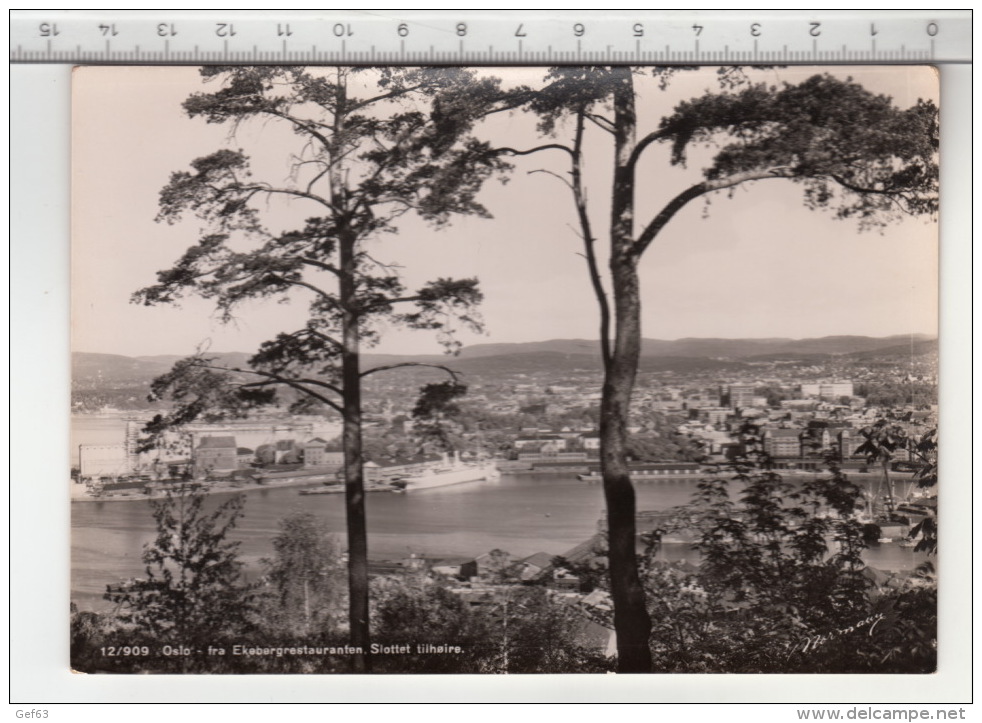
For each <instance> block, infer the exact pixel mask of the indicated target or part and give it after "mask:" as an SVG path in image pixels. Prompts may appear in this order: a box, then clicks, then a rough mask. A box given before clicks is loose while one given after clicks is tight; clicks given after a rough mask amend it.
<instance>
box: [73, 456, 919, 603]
mask: <svg viewBox="0 0 982 723" xmlns="http://www.w3.org/2000/svg"><path fill="white" fill-rule="evenodd" d="M695 486H696V480H695V479H693V478H667V479H663V480H658V481H651V482H641V483H638V484H636V485H635V487H636V489H637V497H638V509H639V510H665V509H668V508H671V507H674V506H677V505H682V504H685V503H687V502H688V501H689V500H690V497H691V495H692V493H693V492H694V491H695ZM242 494H245V495H246V498H247V499H246V504H245V509H244V515H243V518H242V519H241V520H240V522H239V524H238V526H237V527H236V529H235V530H234V531H233V533H232V538H233V539H235V540H237V541H239V542H240V543H241V546H240V552H241V556H242V559H243V560H244V561H245V563H246V566H247V567H246V569H247V572H248V573H249V574H250V575H251V576H254V575H255V574H256V573H257V571H258V570H259V569H260V565H259V560H260V559H261V558H263V557H268V556H270V555H271V554H272V539H273V537H274V536H275V535H276V534H277V531H278V523H279V521H280V520H281V519H283V518H284V517H286V516H287V515H289V514H290V513H291V512H295V511H299V510H303V511H306V512H311V513H313V514H314V515H316V517H317V518H318V519H319V520H320V521H321V522H322V524H323V525H324V526H325V528H326V529H328V530H329V531H331V532H333V533H336V534H337V536H338V538H339V541H341V542H342V543H343V540H344V534H345V522H344V496H343V495H315V496H301V495H299V494H298V489H297V488H295V487H294V488H280V489H258V490H249V491H247V492H244V493H242ZM225 499H228V496H227V494H216V495H213V496H212V497H211V498H209V500H208V501H207V504H208V506H209V508H210V507H212V506H215V505H218V504H220V503H221V501H223V500H225ZM367 509H368V529H369V554H370V556H371V557H372V558H373V559H401V558H404V557H408V556H409V555H410V554H417V555H427V556H447V557H450V556H476V555H480V554H481V553H484V552H488V551H490V550H493V549H496V548H497V549H501V550H505V551H506V552H509V553H511V554H512V555H515V556H518V557H524V556H528V555H531V554H533V553H536V552H546V553H548V554H550V555H561V554H563V553H564V552H566V551H568V550H569V549H571V548H572V547H574V546H576V545H578V544H580V543H581V542H583V541H585V540H586V539H588V538H589V537H590V536H591V535H593V534H594V533H595V532H596V531H597V522H598V520H599V519H600V517H601V516H602V515H603V512H604V509H605V508H604V502H603V490H602V487H601V485H600V484H598V483H595V482H584V481H581V480H578V479H576V477H575V475H565V474H563V475H558V474H548V475H507V474H506V475H502V477H501V479H499V480H496V481H480V482H469V483H465V484H460V485H454V486H450V487H441V488H437V489H431V490H422V491H417V492H410V493H407V494H390V493H379V494H371V495H369V496H368V498H367ZM153 537H154V525H153V520H152V518H151V515H150V507H149V504H148V503H147V502H146V501H145V500H140V501H137V500H134V501H125V502H124V501H103V502H98V501H96V502H74V503H73V504H72V559H71V565H72V600H73V601H74V602H75V603H77V604H78V605H79V607H80V608H81V609H99V608H102V607H104V606H105V605H106V603H104V602H103V601H102V594H103V593H104V592H105V589H106V585H107V584H114V583H117V582H119V581H121V580H124V579H128V578H131V577H140V576H143V575H144V574H145V572H144V566H143V564H142V562H141V559H140V558H141V554H142V550H143V546H144V545H145V544H146V543H148V542H150V541H152V539H153ZM661 554H662V555H663V556H664V557H665V559H669V560H676V559H687V560H690V561H696V560H697V553H696V552H695V551H694V550H692V549H691V548H690V547H689V546H687V545H683V544H666V545H663V547H662V551H661ZM865 556H866V559H867V561H868V563H869V564H871V565H873V566H874V567H878V568H881V569H887V570H902V569H910V568H913V567H916V566H917V565H918V564H920V562H922V561H924V560H925V559H927V558H926V556H924V555H923V554H919V553H914V552H913V551H912V550H911V549H907V548H902V547H900V546H899V545H898V544H896V543H892V544H883V545H877V544H874V545H873V546H872V547H871V548H870V549H869V550H868V551H867V552H866V555H865Z"/></svg>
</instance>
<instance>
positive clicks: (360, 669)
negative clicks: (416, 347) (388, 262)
mask: <svg viewBox="0 0 982 723" xmlns="http://www.w3.org/2000/svg"><path fill="white" fill-rule="evenodd" d="M339 246H340V257H341V274H340V284H339V287H340V288H339V291H340V297H341V307H342V308H343V309H344V317H343V323H342V335H343V337H342V341H343V343H344V349H343V350H342V353H341V370H342V371H341V374H342V377H341V378H342V390H343V392H344V415H343V416H344V428H343V432H342V446H343V449H344V500H345V513H346V519H347V527H348V595H349V606H348V624H349V627H350V633H349V635H350V642H351V645H352V646H353V647H355V648H360V649H361V650H362V651H363V652H362V653H356V654H355V655H354V656H352V670H353V672H356V673H364V672H368V670H369V665H368V658H367V655H368V645H369V640H368V638H369V630H368V529H367V523H366V519H365V478H364V465H363V460H362V438H361V370H360V368H359V364H360V359H359V341H360V340H359V338H358V337H359V335H358V317H357V313H356V310H355V309H354V305H355V292H356V289H355V281H354V267H355V264H356V261H355V255H354V242H353V241H352V240H350V239H345V238H343V237H342V239H341V243H340V244H339Z"/></svg>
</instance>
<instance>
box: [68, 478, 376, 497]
mask: <svg viewBox="0 0 982 723" xmlns="http://www.w3.org/2000/svg"><path fill="white" fill-rule="evenodd" d="M329 486H330V487H338V488H339V490H338V492H337V493H335V494H343V492H344V484H343V483H339V484H337V485H325V484H324V483H323V482H311V480H310V479H298V478H284V479H282V480H276V479H274V480H269V481H267V482H247V483H243V484H237V485H231V484H215V485H212V486H207V487H204V486H203V487H201V488H200V491H201V492H202V494H204V495H205V496H207V497H210V496H211V495H220V494H234V493H238V492H251V491H253V490H270V489H282V488H289V487H309V488H312V489H321V488H322V487H329ZM77 487H80V488H82V489H81V490H78V491H76V488H77ZM70 492H71V501H72V502H73V503H74V502H144V501H147V500H159V499H163V498H164V497H165V495H164V494H153V495H148V494H145V493H142V492H139V493H131V494H120V495H111V496H106V497H93V496H92V495H90V494H89V493H88V492H87V491H86V489H85V485H80V484H76V483H74V482H73V483H72V484H71V490H70ZM365 492H366V493H368V492H395V489H393V488H390V487H388V486H379V485H365Z"/></svg>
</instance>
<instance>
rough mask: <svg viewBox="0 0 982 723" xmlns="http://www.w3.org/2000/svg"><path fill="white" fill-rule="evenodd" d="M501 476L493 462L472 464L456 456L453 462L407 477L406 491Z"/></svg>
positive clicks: (492, 478) (493, 478)
mask: <svg viewBox="0 0 982 723" xmlns="http://www.w3.org/2000/svg"><path fill="white" fill-rule="evenodd" d="M500 476H501V473H500V472H498V468H497V467H495V466H494V464H493V463H492V462H478V463H473V464H471V463H466V462H461V461H460V459H459V458H458V457H456V456H455V457H454V460H453V461H452V462H446V463H444V464H440V465H437V466H434V467H430V468H428V469H427V470H426V471H424V472H423V473H422V474H418V475H412V476H409V477H407V478H406V479H405V488H404V489H405V490H406V491H407V492H412V491H416V490H426V489H434V488H436V487H447V486H449V485H456V484H462V483H464V482H479V481H481V480H495V479H498V478H499V477H500Z"/></svg>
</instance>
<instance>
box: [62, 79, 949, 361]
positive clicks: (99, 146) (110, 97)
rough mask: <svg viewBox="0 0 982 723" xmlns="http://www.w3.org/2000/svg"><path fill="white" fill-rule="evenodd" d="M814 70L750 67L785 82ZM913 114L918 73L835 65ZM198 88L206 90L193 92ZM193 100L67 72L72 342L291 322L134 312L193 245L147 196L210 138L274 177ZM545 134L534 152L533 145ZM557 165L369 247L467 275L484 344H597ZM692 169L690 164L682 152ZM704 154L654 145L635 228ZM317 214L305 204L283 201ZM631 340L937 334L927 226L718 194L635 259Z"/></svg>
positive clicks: (133, 350) (430, 268) (282, 149)
mask: <svg viewBox="0 0 982 723" xmlns="http://www.w3.org/2000/svg"><path fill="white" fill-rule="evenodd" d="M495 72H496V73H499V74H500V75H501V76H503V77H505V78H506V79H507V80H508V82H519V81H520V82H534V81H535V80H536V79H537V78H539V77H540V76H541V75H542V72H543V71H542V69H508V68H501V69H496V70H495ZM815 72H816V70H815V69H813V68H805V69H801V68H787V69H780V70H771V71H767V73H766V75H764V74H760V75H761V77H762V79H767V80H768V81H770V82H781V81H788V82H798V81H800V80H802V79H804V78H805V77H807V76H808V75H811V74H813V73H815ZM831 72H834V73H835V74H837V75H842V76H844V75H852V76H853V77H854V78H855V79H857V80H859V81H860V82H861V83H863V84H864V85H865V86H866V87H867V88H869V89H870V90H872V91H875V92H878V93H886V94H888V95H891V96H892V97H893V98H894V100H895V102H896V103H897V105H899V106H901V107H907V106H909V105H911V104H913V103H914V102H915V101H916V100H917V99H918V98H930V99H933V100H934V101H935V102H937V94H938V84H937V79H936V76H935V74H934V71H933V70H931V69H927V68H913V69H912V68H905V67H891V68H872V67H869V66H864V67H862V68H852V69H839V70H831ZM714 78H715V72H714V71H713V70H712V69H708V70H702V71H698V72H692V73H686V74H682V75H681V76H679V78H678V80H677V81H676V82H674V83H673V85H672V87H671V88H670V90H669V91H668V92H661V91H659V90H658V89H657V86H656V85H655V84H653V83H652V84H650V85H645V84H643V83H642V84H639V87H638V92H639V130H640V132H641V133H644V132H646V131H647V130H651V129H653V128H654V127H656V126H657V123H658V120H659V119H660V118H661V117H662V116H663V115H665V114H666V113H668V112H670V111H671V109H672V107H673V106H674V104H675V103H676V102H678V101H679V100H681V99H683V98H687V97H691V96H693V95H697V94H701V92H702V90H703V89H704V88H706V87H708V86H709V85H710V84H712V82H713V80H714ZM207 87H208V88H209V89H212V88H214V85H209V86H207ZM200 89H201V84H200V82H199V79H198V75H197V71H196V70H195V69H192V68H165V67H146V68H126V67H89V68H83V69H79V70H76V72H75V73H74V76H73V110H72V112H73V120H72V130H73V170H72V181H73V183H72V193H73V198H72V214H73V218H72V263H73V319H72V332H73V349H75V350H76V351H88V352H103V353H114V354H126V355H150V354H185V353H190V352H192V351H193V350H194V348H195V347H196V346H197V345H198V344H200V343H201V342H203V341H205V340H209V343H210V348H211V349H212V350H215V351H251V350H253V349H254V348H255V347H256V345H257V344H258V343H259V342H260V341H262V340H263V339H266V338H269V337H270V336H272V335H273V334H275V333H276V332H277V331H280V330H284V329H291V328H295V327H296V325H297V323H298V322H297V320H298V319H300V318H302V312H303V310H304V304H303V303H299V301H298V302H297V303H294V304H291V305H285V306H284V305H279V304H275V303H266V304H263V305H258V304H257V305H253V306H248V307H243V308H242V309H241V310H240V312H239V317H238V319H237V321H236V323H235V324H233V325H231V326H223V325H222V324H220V323H219V322H218V320H217V319H216V318H215V317H214V315H213V313H212V307H211V306H210V305H209V304H208V303H207V302H205V301H203V300H188V301H186V302H184V303H183V304H182V306H181V307H180V308H172V307H152V308H151V307H142V306H136V305H132V304H130V303H129V297H130V294H132V293H133V292H134V291H135V290H137V289H139V288H141V287H143V286H146V285H148V284H151V283H153V281H154V278H155V277H154V274H155V272H156V271H157V270H160V269H163V268H167V267H169V266H170V265H171V264H172V263H173V261H174V260H175V259H176V258H177V257H178V256H179V255H180V254H181V253H182V251H183V250H184V249H185V248H186V247H187V246H189V245H190V244H191V243H193V242H194V241H195V239H196V235H197V231H198V228H199V224H198V223H197V222H196V221H194V220H190V221H188V222H186V223H182V224H177V225H174V226H168V225H166V224H157V223H155V222H154V217H155V215H156V213H157V197H158V192H159V191H160V189H161V187H162V186H163V185H164V184H165V183H166V182H167V179H168V177H169V175H170V173H171V172H173V171H176V170H183V169H186V168H187V167H188V163H189V162H190V161H191V160H192V159H194V158H196V157H198V156H201V155H203V154H206V153H210V152H212V151H214V150H216V149H217V148H219V147H222V146H226V145H227V146H230V147H233V148H240V147H241V148H243V149H245V150H246V151H247V153H249V154H250V155H252V156H253V157H254V159H255V160H254V165H255V166H256V168H257V169H258V170H259V171H261V172H262V173H266V174H272V176H273V180H280V179H282V178H283V177H285V175H286V173H287V165H288V162H287V153H288V152H290V151H292V150H295V148H288V147H287V146H288V145H289V141H290V140H291V139H292V136H290V135H285V134H282V133H281V132H280V131H279V129H277V128H275V127H273V126H271V125H270V124H264V125H261V126H260V125H258V124H257V125H256V126H255V127H250V128H243V129H241V130H240V132H239V134H238V136H237V137H236V138H234V139H233V138H230V137H229V136H228V130H227V129H226V128H225V127H222V126H215V125H208V124H206V123H205V122H204V121H203V120H200V119H195V120H191V119H188V118H187V117H186V116H185V115H184V113H183V111H182V110H181V108H180V104H181V102H182V101H183V99H184V98H186V97H187V95H188V94H189V93H191V92H194V91H196V90H200ZM533 126H534V120H533V119H531V118H530V117H528V116H526V115H524V114H513V115H511V116H507V117H506V116H500V117H496V118H495V120H494V121H493V122H491V123H489V124H488V125H487V126H486V127H485V128H482V129H481V132H482V133H484V134H486V135H487V136H488V137H489V138H491V139H493V140H496V141H499V142H507V143H508V144H509V145H514V146H519V145H530V144H533V145H534V144H536V143H537V141H536V136H535V134H534V132H533ZM608 141H609V137H608V136H606V134H603V133H602V132H600V131H598V132H596V134H595V137H594V138H592V139H591V144H590V149H589V150H590V153H589V156H588V158H587V167H586V173H587V178H588V179H589V186H590V191H589V193H590V195H589V199H590V201H591V206H592V210H593V214H594V227H595V231H596V232H597V233H598V235H600V238H601V240H603V238H604V236H603V235H602V233H601V232H602V231H603V229H604V227H605V222H606V213H607V212H606V199H607V196H608V194H609V166H610V152H609V146H608V145H607V143H608ZM538 142H541V141H538ZM557 155H559V154H555V153H554V154H553V155H552V156H549V155H542V156H541V157H538V158H537V157H525V158H521V159H518V160H517V161H516V168H515V171H514V173H513V174H512V175H511V181H510V182H509V183H508V184H507V185H504V186H502V185H500V184H498V183H496V182H492V183H491V184H490V185H489V186H488V187H487V188H486V190H485V191H484V192H483V194H482V196H481V200H482V202H483V203H484V205H485V206H487V208H488V209H489V211H490V212H491V213H492V214H493V215H494V218H493V219H479V218H461V219H458V220H457V221H456V222H455V223H453V224H452V225H451V226H450V227H449V228H447V229H444V230H440V231H435V230H433V229H432V228H430V227H428V226H426V225H425V224H423V223H422V222H419V221H418V220H415V219H406V220H405V222H404V223H401V225H400V233H399V234H398V235H395V236H389V237H386V238H385V239H383V240H381V241H379V242H377V244H378V245H377V249H376V250H377V252H378V254H379V255H380V256H382V257H384V258H385V259H386V260H389V261H395V262H397V263H399V264H401V265H402V266H403V267H404V271H403V274H404V276H405V279H406V283H407V285H408V286H409V287H410V288H413V287H415V286H417V285H418V284H420V283H422V282H424V281H425V280H427V279H431V278H436V277H438V276H455V277H464V276H477V277H479V278H480V280H481V286H482V289H483V290H484V293H485V297H486V300H485V303H484V305H483V308H482V311H483V315H484V318H485V321H486V323H487V335H486V336H482V337H476V336H473V335H470V336H464V337H462V339H463V340H464V341H465V342H466V343H480V342H489V341H490V342H519V341H539V340H544V339H555V338H586V339H595V338H597V331H596V329H597V311H596V306H595V302H594V300H593V298H592V295H591V293H590V289H589V282H588V278H587V276H586V269H585V265H584V262H583V259H582V258H581V257H580V256H579V255H578V253H579V252H580V242H579V239H578V237H577V235H576V233H575V216H574V214H573V208H572V203H571V199H570V197H569V192H568V190H567V189H566V188H565V187H564V186H563V185H562V184H561V183H560V182H559V181H558V180H557V179H556V178H554V177H552V176H550V175H548V174H545V173H530V172H531V171H534V170H537V169H553V170H555V171H557V172H562V171H563V170H564V169H563V167H562V166H561V164H562V162H563V161H564V159H563V158H560V157H556V156H557ZM693 160H694V161H698V160H699V157H698V156H696V157H694V158H693ZM698 174H699V168H698V163H693V164H690V167H689V168H688V169H679V168H677V167H670V166H669V165H668V163H667V149H665V148H660V147H659V148H652V149H651V150H650V152H649V154H648V156H647V158H646V160H645V162H644V164H643V165H642V167H641V175H642V179H641V181H642V182H641V186H640V188H639V194H638V198H639V214H638V215H639V219H641V220H642V221H643V220H645V219H646V218H647V217H650V215H651V214H653V213H655V212H657V210H658V209H659V208H660V207H661V204H663V203H664V202H665V201H666V200H668V199H669V198H671V197H672V196H674V195H675V194H677V193H678V192H679V191H681V190H683V189H684V188H685V187H687V185H689V184H691V183H692V182H694V181H695V180H697V179H698ZM287 212H290V213H296V214H297V217H298V218H299V219H301V220H302V219H303V218H306V217H307V216H308V215H311V212H310V209H309V208H301V207H299V205H298V207H297V208H295V209H293V208H290V209H278V210H276V213H287ZM641 273H642V286H643V305H644V312H643V333H644V335H645V336H646V337H649V338H661V339H676V338H682V337H772V336H786V337H795V338H804V337H813V336H825V335H831V334H863V335H870V336H885V335H891V334H906V333H911V332H915V333H926V334H936V333H937V300H936V299H937V227H936V225H935V224H933V223H929V222H926V221H925V220H923V219H909V220H906V221H904V222H903V223H901V224H898V225H894V226H891V227H889V228H887V229H885V230H884V232H883V233H882V234H878V233H876V232H873V233H870V232H867V233H859V232H858V230H857V229H856V227H855V226H854V225H853V224H852V223H850V222H843V221H835V220H833V219H832V218H831V216H830V214H825V213H821V212H811V211H807V210H806V209H804V208H803V206H802V204H801V188H800V187H799V186H796V185H794V184H791V183H789V182H786V181H781V180H774V181H765V182H760V183H757V184H755V185H754V186H752V187H748V188H739V189H738V190H737V191H736V193H735V194H734V196H733V198H727V197H726V196H725V195H716V196H714V197H713V198H712V203H711V205H709V206H706V205H705V204H704V203H702V202H700V201H695V202H693V203H691V204H690V205H689V206H688V207H687V208H686V209H684V210H683V211H682V212H681V213H679V214H678V215H677V216H676V217H675V219H673V221H672V222H671V223H670V225H669V226H668V227H667V228H666V229H665V231H664V232H663V233H662V234H661V235H660V236H659V238H658V239H657V240H656V242H655V244H654V245H653V246H652V247H651V249H650V250H649V251H648V253H647V255H646V257H645V259H644V261H643V263H642V270H641ZM378 351H382V352H390V353H433V352H437V351H439V348H438V346H437V345H436V343H435V341H434V340H433V338H432V337H431V336H429V335H427V334H425V333H420V332H416V333H405V332H395V331H393V332H392V333H389V334H387V335H386V337H385V340H384V341H383V343H382V344H381V345H380V347H379V348H378Z"/></svg>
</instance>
